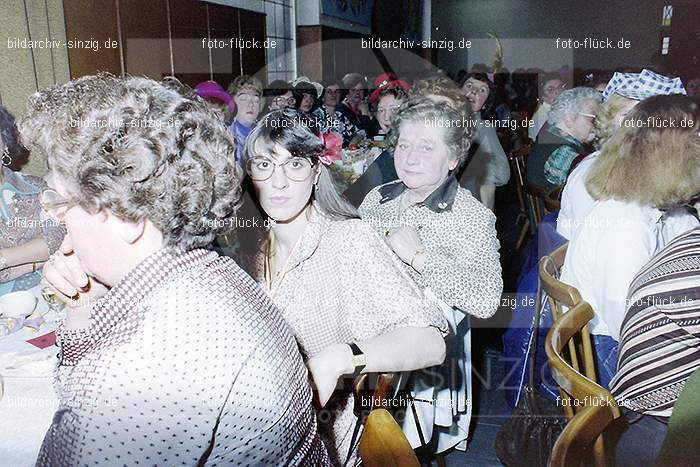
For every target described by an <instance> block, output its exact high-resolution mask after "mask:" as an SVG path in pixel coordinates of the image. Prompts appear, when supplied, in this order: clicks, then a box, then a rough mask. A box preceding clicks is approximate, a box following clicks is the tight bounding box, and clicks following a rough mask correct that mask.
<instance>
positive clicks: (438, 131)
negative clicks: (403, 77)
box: [359, 95, 503, 452]
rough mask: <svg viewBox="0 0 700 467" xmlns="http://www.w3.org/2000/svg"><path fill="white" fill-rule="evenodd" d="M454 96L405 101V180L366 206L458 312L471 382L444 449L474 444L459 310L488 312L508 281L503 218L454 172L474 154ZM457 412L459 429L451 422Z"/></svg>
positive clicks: (424, 282)
mask: <svg viewBox="0 0 700 467" xmlns="http://www.w3.org/2000/svg"><path fill="white" fill-rule="evenodd" d="M436 100H439V101H440V102H436ZM454 104H455V102H454V101H452V100H451V99H449V98H448V97H446V96H443V95H438V96H437V98H435V99H433V98H432V97H431V98H421V97H416V98H412V99H410V100H408V101H407V102H405V103H404V104H402V105H401V107H400V108H399V111H398V113H397V114H396V116H395V120H394V130H392V133H390V135H389V138H388V140H387V146H388V147H389V150H391V151H393V153H394V163H395V165H396V173H397V174H398V176H399V180H397V181H395V182H391V183H387V184H385V185H382V186H379V187H377V188H375V189H374V190H372V191H370V192H369V194H368V195H367V197H366V198H365V200H364V202H363V203H362V205H361V206H360V209H359V211H360V214H361V216H362V219H363V220H365V221H366V222H368V223H369V224H370V225H372V227H374V229H375V230H376V231H377V232H379V233H381V235H382V236H384V238H385V241H386V243H387V245H389V247H391V249H392V250H393V251H394V253H396V255H397V256H398V258H399V259H400V260H401V262H402V266H403V268H404V270H405V271H406V272H407V273H408V274H409V275H410V276H411V277H412V278H413V279H414V280H415V281H416V283H417V284H418V285H419V286H420V287H421V288H422V289H424V290H425V292H426V294H428V295H432V296H435V297H436V298H437V299H439V301H440V302H442V303H443V304H444V308H443V309H444V310H445V312H446V315H447V316H455V318H454V319H453V320H452V322H451V324H452V325H453V326H455V327H457V330H456V331H455V334H456V335H455V338H454V339H453V340H452V341H451V343H450V342H448V349H449V348H450V347H451V346H453V347H452V348H453V350H454V351H449V350H448V354H450V355H452V354H454V355H455V363H454V365H455V367H456V368H461V369H462V371H461V372H463V373H464V375H462V376H463V378H464V381H465V382H464V384H463V386H461V387H458V388H455V389H456V391H453V394H461V395H460V396H457V401H456V402H455V406H453V407H451V409H452V414H451V417H449V420H447V421H445V420H444V419H443V420H442V421H440V422H439V423H438V421H436V424H437V425H439V426H441V427H444V428H443V431H445V435H444V436H442V438H443V440H439V442H438V448H437V452H440V451H443V450H445V449H447V448H448V447H451V446H453V445H457V446H458V447H460V448H466V439H467V434H468V433H467V430H468V422H469V418H470V414H471V401H470V399H471V397H469V394H470V391H471V388H470V387H469V381H470V374H471V371H470V369H469V361H470V358H471V356H470V349H469V339H468V334H467V331H466V329H465V328H468V320H466V321H465V322H464V323H463V324H461V325H460V322H461V321H462V320H463V317H464V315H463V314H459V315H453V314H452V313H453V311H452V310H455V309H456V310H460V311H461V313H466V314H468V315H472V316H475V317H477V318H488V317H490V316H492V315H493V314H494V313H495V312H496V309H497V308H498V304H499V301H500V295H501V292H502V289H503V281H502V279H501V267H500V263H499V257H498V248H499V244H498V240H497V239H496V229H495V221H496V218H495V216H494V215H493V213H492V212H491V211H490V210H489V209H488V208H486V207H484V206H483V205H482V204H481V203H480V202H479V201H477V200H476V199H475V198H474V197H473V196H472V195H471V194H470V193H469V191H467V190H465V189H464V188H461V187H460V186H459V184H458V183H457V180H456V178H455V177H454V176H453V175H452V171H453V170H454V169H455V167H458V166H459V164H460V163H461V162H462V161H463V159H464V157H465V156H466V154H467V150H468V148H469V143H470V137H471V135H472V131H473V125H472V122H471V120H470V119H469V118H468V117H467V116H465V115H468V114H466V113H465V112H461V111H459V110H457V109H456V108H455V105H454ZM465 324H466V326H465ZM460 336H462V340H461V341H460ZM460 355H461V356H462V358H461V359H460V357H459V356H460ZM465 362H466V363H465ZM457 365H459V366H457ZM464 365H467V366H466V368H465V367H464ZM452 366H453V365H450V367H452ZM465 393H466V395H465ZM460 414H461V415H460ZM453 417H454V420H455V423H456V424H457V425H458V426H459V430H452V431H451V430H450V426H451V425H452V420H453ZM438 431H440V429H438ZM457 431H458V432H459V433H458V434H456V435H455V432H457ZM433 436H435V434H433ZM439 437H440V435H438V438H439Z"/></svg>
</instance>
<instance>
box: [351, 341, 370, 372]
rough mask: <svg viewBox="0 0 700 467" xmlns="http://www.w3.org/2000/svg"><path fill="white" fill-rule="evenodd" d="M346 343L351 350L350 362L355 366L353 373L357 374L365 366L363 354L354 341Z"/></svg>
mask: <svg viewBox="0 0 700 467" xmlns="http://www.w3.org/2000/svg"><path fill="white" fill-rule="evenodd" d="M348 345H349V346H350V350H352V364H353V366H354V367H355V372H354V375H355V376H359V374H360V372H362V370H363V369H364V367H366V366H367V361H366V360H365V354H364V352H362V349H360V348H359V347H358V346H357V344H355V343H354V342H351V343H349V344H348Z"/></svg>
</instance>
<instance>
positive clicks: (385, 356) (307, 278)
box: [246, 109, 447, 465]
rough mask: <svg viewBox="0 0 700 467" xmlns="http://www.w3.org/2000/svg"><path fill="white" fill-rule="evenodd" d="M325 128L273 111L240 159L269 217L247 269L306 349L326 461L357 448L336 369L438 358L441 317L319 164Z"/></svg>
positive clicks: (392, 366) (390, 368) (326, 157)
mask: <svg viewBox="0 0 700 467" xmlns="http://www.w3.org/2000/svg"><path fill="white" fill-rule="evenodd" d="M334 136H336V135H334ZM328 138H330V137H329V136H328V135H322V134H319V132H318V129H317V128H316V127H315V122H314V120H313V119H311V118H309V117H306V116H305V115H303V114H301V113H300V112H297V111H293V110H291V109H287V110H280V111H276V112H272V113H270V114H268V115H267V116H265V117H264V118H263V119H262V120H261V121H260V122H259V124H258V126H257V127H256V128H255V129H254V130H253V132H252V133H251V135H250V137H249V138H248V141H247V143H246V157H247V164H246V167H247V171H248V174H249V176H250V177H251V179H252V182H253V186H254V188H255V191H256V194H257V197H258V201H259V202H260V205H261V206H262V208H263V210H264V211H265V212H266V213H267V215H268V216H269V217H270V219H271V220H272V221H273V222H272V223H271V224H272V225H271V229H270V237H269V239H268V240H267V241H266V242H265V243H264V245H263V246H262V248H261V251H260V254H259V255H258V256H257V260H258V261H257V262H255V264H254V267H253V269H252V271H251V273H252V275H253V277H255V278H256V279H257V280H258V281H259V282H260V283H261V284H262V285H263V287H264V288H265V290H267V292H268V294H269V295H270V297H271V298H272V300H273V301H274V302H275V304H276V305H277V306H278V307H279V308H280V309H281V311H282V313H283V315H284V317H285V319H286V320H287V323H289V325H290V327H291V328H292V332H293V333H294V335H295V336H296V338H297V341H298V342H299V345H300V347H301V349H302V352H303V353H304V354H305V356H306V358H307V366H308V368H309V370H310V372H311V375H312V377H313V380H314V382H315V384H316V387H317V389H318V397H319V402H320V404H321V405H323V406H325V408H324V410H322V411H321V412H320V413H319V415H318V418H319V431H320V432H321V434H322V436H324V440H325V441H326V445H327V447H328V449H329V452H330V453H331V457H332V460H333V462H334V463H335V464H337V465H343V464H344V462H345V461H346V459H348V458H349V459H350V460H352V459H354V458H355V454H354V447H355V446H354V443H352V442H351V441H352V439H353V428H354V426H355V425H356V421H357V419H356V417H355V416H354V415H353V411H352V408H353V403H352V396H351V395H350V396H348V395H346V394H345V395H341V394H335V395H333V396H332V393H333V392H334V389H335V387H336V384H337V383H338V379H339V378H341V377H342V376H344V375H353V374H355V373H359V372H364V373H378V372H401V371H410V370H414V369H418V368H426V367H430V366H434V365H438V364H440V363H442V361H443V360H444V358H445V343H444V340H443V335H444V333H445V332H446V329H447V325H446V322H445V320H444V318H443V317H442V315H441V313H440V311H439V309H438V308H437V307H436V306H434V305H432V304H431V303H429V302H428V301H426V300H425V299H424V298H423V294H422V293H421V292H420V291H419V290H418V288H417V287H416V286H415V284H414V283H413V281H412V280H411V279H410V277H409V276H408V275H407V274H406V272H405V271H404V270H403V268H402V266H401V264H400V262H399V261H398V260H397V258H396V257H395V256H394V255H393V254H392V252H391V250H389V248H388V247H387V246H386V245H385V244H384V242H383V241H382V239H381V238H379V236H377V234H376V233H375V232H373V231H372V228H371V227H370V226H369V225H367V224H365V223H364V222H362V221H361V220H360V219H359V218H358V216H357V212H356V210H355V209H354V208H353V207H352V206H351V205H350V204H349V203H347V201H345V200H344V199H343V198H341V197H340V196H339V195H338V193H337V192H336V190H335V187H334V185H333V181H332V178H331V175H330V172H329V171H328V169H327V167H326V164H328V163H330V162H331V161H332V156H333V151H331V150H330V149H329V146H330V145H329V144H324V141H325V143H328ZM336 138H339V137H337V136H336ZM338 144H339V142H338ZM336 150H337V148H336ZM416 343H420V345H416ZM348 465H352V463H350V464H348Z"/></svg>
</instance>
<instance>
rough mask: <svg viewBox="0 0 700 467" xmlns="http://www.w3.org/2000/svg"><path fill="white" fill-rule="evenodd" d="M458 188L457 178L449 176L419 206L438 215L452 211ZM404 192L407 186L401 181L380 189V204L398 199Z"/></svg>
mask: <svg viewBox="0 0 700 467" xmlns="http://www.w3.org/2000/svg"><path fill="white" fill-rule="evenodd" d="M458 188H459V183H458V182H457V179H456V178H455V176H454V175H449V176H448V177H447V180H445V181H444V182H443V184H442V185H440V186H439V187H437V188H436V189H435V191H433V192H432V193H431V194H430V195H429V196H428V197H427V198H425V200H424V201H423V202H422V203H419V206H425V207H427V208H428V209H430V210H431V211H433V212H435V213H438V214H439V213H441V212H443V211H451V210H452V205H453V204H454V202H455V198H456V196H457V189H458ZM404 191H406V185H404V184H403V182H402V181H401V180H397V181H395V182H392V183H388V184H386V185H384V186H382V187H380V188H379V194H380V195H381V199H380V200H379V204H385V203H388V202H389V201H393V200H395V199H397V198H398V197H399V196H401V194H402V193H403V192H404Z"/></svg>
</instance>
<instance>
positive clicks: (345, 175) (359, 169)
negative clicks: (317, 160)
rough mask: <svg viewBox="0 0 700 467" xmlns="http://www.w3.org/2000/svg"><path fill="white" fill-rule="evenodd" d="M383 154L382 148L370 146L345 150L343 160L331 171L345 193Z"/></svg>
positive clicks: (335, 163) (341, 190) (337, 162)
mask: <svg viewBox="0 0 700 467" xmlns="http://www.w3.org/2000/svg"><path fill="white" fill-rule="evenodd" d="M381 153H382V148H380V147H377V146H369V147H366V148H359V149H343V152H342V156H343V158H342V159H341V160H338V161H335V162H334V163H333V164H331V165H330V167H329V169H330V171H331V173H332V174H333V178H334V179H335V181H336V182H337V184H338V185H340V187H339V188H340V190H339V191H340V192H341V193H342V192H344V191H345V190H346V189H347V188H348V187H349V186H350V185H352V184H353V183H355V181H356V180H357V179H358V178H360V176H361V175H362V174H363V173H365V170H367V167H369V166H370V164H372V162H374V160H375V159H376V158H377V157H378V156H379V155H380V154H381Z"/></svg>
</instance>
